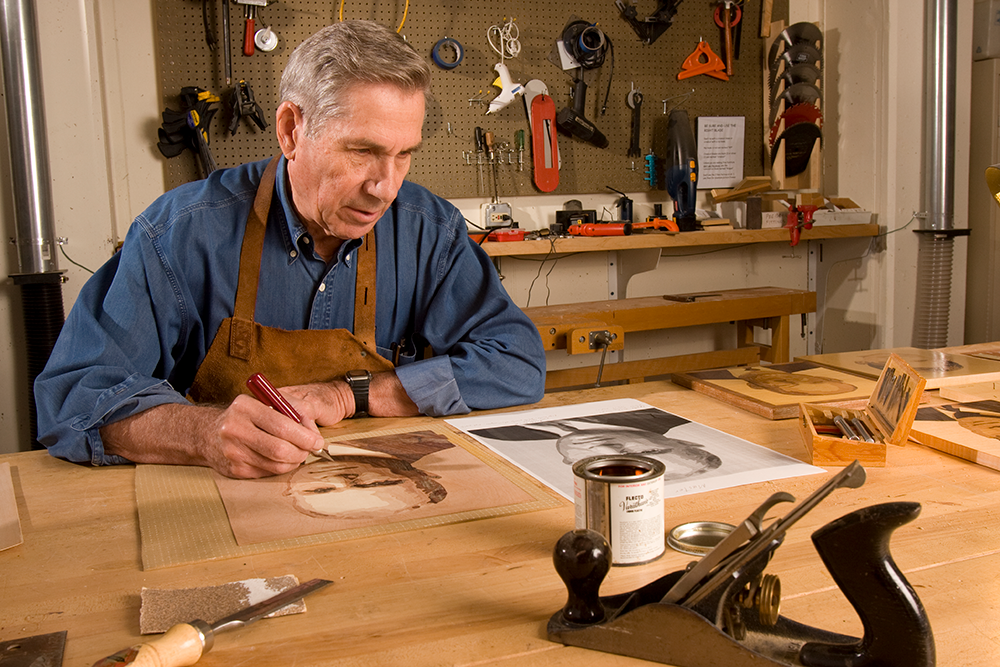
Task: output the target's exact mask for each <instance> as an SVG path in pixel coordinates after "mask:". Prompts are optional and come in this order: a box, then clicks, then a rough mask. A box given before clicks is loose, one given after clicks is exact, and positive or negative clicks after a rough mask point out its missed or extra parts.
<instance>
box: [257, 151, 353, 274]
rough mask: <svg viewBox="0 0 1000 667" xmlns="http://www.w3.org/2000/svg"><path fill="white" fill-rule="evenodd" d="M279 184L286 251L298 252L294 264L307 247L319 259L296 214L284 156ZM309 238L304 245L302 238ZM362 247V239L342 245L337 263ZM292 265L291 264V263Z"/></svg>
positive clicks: (280, 164) (279, 162) (279, 165)
mask: <svg viewBox="0 0 1000 667" xmlns="http://www.w3.org/2000/svg"><path fill="white" fill-rule="evenodd" d="M275 178H276V179H277V183H276V184H275V187H276V192H277V193H278V201H279V202H281V209H282V211H283V212H284V214H285V221H284V222H285V228H286V230H287V232H288V233H287V234H282V238H283V240H284V243H285V246H286V247H285V251H286V252H287V253H291V252H292V251H296V255H294V256H292V255H290V254H289V256H290V257H293V259H292V262H294V261H296V260H297V259H298V256H299V255H301V252H299V251H300V249H301V248H302V247H303V246H304V245H305V246H307V247H308V248H309V250H310V252H309V254H310V255H311V256H312V257H316V258H317V259H319V258H318V257H317V256H316V254H315V250H313V245H312V237H311V236H309V232H308V231H307V230H306V227H305V225H303V224H302V221H301V220H299V216H298V214H297V213H296V212H295V206H294V205H293V204H292V187H291V185H289V183H288V160H287V159H286V158H285V156H284V155H282V156H281V157H280V158H278V173H277V174H276V175H275ZM303 236H309V238H310V241H309V242H308V243H306V244H302V243H301V241H302V237H303ZM360 245H361V239H351V240H349V241H346V242H344V243H341V244H340V248H339V249H338V250H337V261H338V262H342V261H344V259H345V258H346V257H347V256H348V255H350V254H351V253H352V252H354V250H355V249H356V248H357V247H359V246H360ZM289 263H291V262H289Z"/></svg>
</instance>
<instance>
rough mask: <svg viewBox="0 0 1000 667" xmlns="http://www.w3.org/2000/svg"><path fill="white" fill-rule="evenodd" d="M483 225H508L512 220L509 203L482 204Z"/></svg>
mask: <svg viewBox="0 0 1000 667" xmlns="http://www.w3.org/2000/svg"><path fill="white" fill-rule="evenodd" d="M482 210H483V227H498V226H509V225H510V224H511V223H512V222H513V218H512V217H511V213H512V211H511V208H510V204H504V203H502V202H495V203H489V204H483V207H482Z"/></svg>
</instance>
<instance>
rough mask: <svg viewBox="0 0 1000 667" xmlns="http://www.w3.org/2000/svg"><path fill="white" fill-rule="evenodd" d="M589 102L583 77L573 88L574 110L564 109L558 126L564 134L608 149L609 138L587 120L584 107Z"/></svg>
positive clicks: (558, 116)
mask: <svg viewBox="0 0 1000 667" xmlns="http://www.w3.org/2000/svg"><path fill="white" fill-rule="evenodd" d="M586 100H587V84H586V83H584V81H583V76H581V77H580V78H579V79H577V81H576V86H575V87H574V88H573V108H572V109H571V108H570V107H563V109H562V111H560V112H559V113H558V115H556V126H557V127H558V128H559V130H560V131H561V132H563V133H564V134H568V135H569V136H571V137H575V138H576V139H580V140H582V141H586V142H587V143H589V144H593V145H594V146H597V147H598V148H607V147H608V138H607V137H605V136H604V134H602V133H601V131H600V130H598V129H597V126H596V125H594V124H593V123H591V122H590V121H589V120H587V117H586V115H585V114H584V107H585V105H586Z"/></svg>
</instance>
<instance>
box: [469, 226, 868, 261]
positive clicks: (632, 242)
mask: <svg viewBox="0 0 1000 667" xmlns="http://www.w3.org/2000/svg"><path fill="white" fill-rule="evenodd" d="M877 234H878V225H875V224H867V225H823V226H818V227H813V228H812V229H803V230H802V236H801V239H802V240H803V241H814V240H820V239H837V238H853V237H864V236H875V235H877ZM788 241H789V239H788V230H787V229H784V228H778V229H725V230H717V231H713V230H705V231H700V232H680V233H673V234H670V233H665V232H660V233H653V234H633V235H631V236H586V237H584V236H571V237H561V238H557V239H555V240H554V241H550V240H548V239H539V240H535V241H507V242H497V241H490V242H487V243H484V244H483V246H482V247H483V249H484V250H485V251H486V254H487V255H489V256H491V257H509V256H511V255H548V254H550V253H553V254H567V253H577V252H602V251H610V250H633V249H639V248H682V247H692V246H709V245H731V244H736V245H739V244H744V243H780V242H784V243H788Z"/></svg>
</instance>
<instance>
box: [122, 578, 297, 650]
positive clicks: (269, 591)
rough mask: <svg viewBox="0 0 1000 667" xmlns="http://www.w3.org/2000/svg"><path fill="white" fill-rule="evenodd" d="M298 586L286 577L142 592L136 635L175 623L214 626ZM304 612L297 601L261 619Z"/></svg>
mask: <svg viewBox="0 0 1000 667" xmlns="http://www.w3.org/2000/svg"><path fill="white" fill-rule="evenodd" d="M298 585H299V580H298V577H296V576H294V575H291V574H286V575H284V576H281V577H268V578H266V579H265V578H263V577H257V578H254V579H243V580H241V581H232V582H229V583H227V584H219V585H218V586H201V587H198V588H143V589H142V606H141V607H140V608H139V632H140V633H142V634H144V635H148V634H157V633H160V632H166V631H167V630H169V629H170V628H172V627H173V626H174V625H176V624H178V623H187V622H189V621H192V620H195V619H200V620H202V621H205V622H206V623H215V622H216V621H218V620H219V619H222V618H225V617H227V616H229V615H231V614H234V613H236V612H238V611H240V610H241V609H246V608H247V607H249V606H251V605H255V604H257V603H258V602H263V601H264V600H267V599H269V598H271V597H274V596H275V595H277V594H278V593H281V592H282V591H286V590H288V589H289V588H293V587H295V586H298ZM305 610H306V603H305V600H297V601H295V602H293V603H291V604H289V605H286V606H284V607H282V608H281V609H279V610H278V611H276V612H274V613H272V614H268V615H267V616H265V617H264V618H274V617H276V616H287V615H289V614H301V613H304V612H305Z"/></svg>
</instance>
